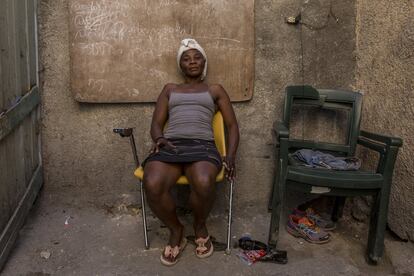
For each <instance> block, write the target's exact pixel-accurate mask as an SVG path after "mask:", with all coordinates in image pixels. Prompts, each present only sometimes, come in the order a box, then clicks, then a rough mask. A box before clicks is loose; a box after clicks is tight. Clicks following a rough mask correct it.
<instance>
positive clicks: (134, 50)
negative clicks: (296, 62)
mask: <svg viewBox="0 0 414 276" xmlns="http://www.w3.org/2000/svg"><path fill="white" fill-rule="evenodd" d="M188 37H192V38H195V39H196V40H197V41H198V42H199V43H200V44H201V45H202V46H203V48H205V50H206V52H207V56H208V76H207V81H208V82H209V83H221V84H222V85H223V86H224V87H225V88H226V90H227V91H228V93H229V95H230V98H231V100H232V101H246V100H249V99H251V97H252V94H253V79H254V0H244V1H239V0H227V1H222V0H198V1H184V0H151V1H143V0H141V1H140V0H124V1H117V0H97V1H91V0H71V1H70V41H71V43H70V45H71V49H70V50H71V86H72V93H73V95H74V97H75V99H76V100H77V101H80V102H154V101H155V100H156V98H157V96H158V94H159V92H160V91H161V89H162V87H163V85H164V84H165V83H168V82H176V83H179V82H182V78H181V76H180V73H179V71H178V69H177V63H176V51H177V49H178V46H179V42H180V41H181V40H182V39H183V38H188Z"/></svg>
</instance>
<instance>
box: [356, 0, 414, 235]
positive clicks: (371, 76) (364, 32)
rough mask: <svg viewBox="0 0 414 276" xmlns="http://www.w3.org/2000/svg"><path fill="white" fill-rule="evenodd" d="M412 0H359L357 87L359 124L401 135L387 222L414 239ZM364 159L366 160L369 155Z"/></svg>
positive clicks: (413, 54) (400, 233)
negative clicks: (361, 96)
mask: <svg viewBox="0 0 414 276" xmlns="http://www.w3.org/2000/svg"><path fill="white" fill-rule="evenodd" d="M413 18H414V2H413V1H411V0H377V1H369V0H358V1H357V21H356V37H357V40H356V48H357V53H358V54H357V63H356V88H357V89H358V90H361V91H364V92H365V94H364V105H363V108H364V110H363V119H362V128H365V129H367V130H369V131H373V132H378V133H383V134H387V135H391V136H398V137H401V138H402V139H403V140H404V145H403V147H402V148H401V150H400V152H399V156H398V160H397V163H396V166H395V170H394V179H393V186H392V191H391V199H390V210H389V215H388V224H389V226H390V228H391V229H392V230H393V231H394V232H395V233H397V234H398V235H399V236H400V237H402V238H405V239H410V240H412V241H413V240H414V229H413V227H412V226H413V225H414V185H413V179H414V159H413V158H412V156H413V154H414V147H413V142H414V138H413V137H414V121H413V118H414V19H413ZM367 161H368V160H367Z"/></svg>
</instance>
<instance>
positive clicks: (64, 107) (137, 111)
mask: <svg viewBox="0 0 414 276" xmlns="http://www.w3.org/2000/svg"><path fill="white" fill-rule="evenodd" d="M68 2H69V1H68V0H44V1H40V4H39V12H40V14H39V21H40V22H39V23H40V25H39V36H40V44H39V46H40V51H41V53H40V63H41V70H42V74H41V80H42V82H43V92H42V98H43V106H42V116H43V132H42V138H43V160H44V165H45V166H44V167H45V179H46V180H45V190H46V191H45V193H46V195H47V196H48V198H50V199H52V200H54V201H59V202H61V203H63V204H71V205H75V206H79V208H80V207H82V208H84V207H85V206H91V207H97V208H101V207H103V206H105V205H108V204H109V205H112V204H114V202H119V201H122V200H123V199H124V198H130V200H131V201H138V193H137V191H138V189H137V188H136V187H135V180H134V178H133V176H132V172H133V167H134V166H133V159H132V156H131V153H130V148H129V145H128V142H127V141H126V140H123V139H121V138H119V137H117V136H115V135H114V134H113V133H112V132H111V130H112V128H113V127H126V126H130V127H135V128H136V130H135V131H136V136H137V142H138V145H139V146H138V147H139V151H140V156H141V157H143V156H144V155H145V154H146V152H147V151H148V150H149V148H150V146H151V141H150V137H149V127H150V120H151V116H152V111H153V107H154V106H153V105H152V104H79V103H77V102H76V101H74V100H73V98H72V96H71V93H70V87H69V78H70V76H69V60H70V59H69V58H70V57H69V39H68V37H69V36H68ZM367 3H368V2H367V1H359V2H358V5H357V7H358V12H359V17H358V20H357V13H356V12H357V10H356V4H355V1H354V0H332V1H327V0H326V1H325V0H306V1H291V0H282V1H271V0H257V1H256V3H255V14H256V15H255V30H256V39H255V40H256V50H255V56H256V57H255V66H256V74H255V91H254V95H253V99H252V101H250V102H246V103H238V104H235V105H234V108H235V111H236V114H237V117H238V120H239V123H240V130H241V144H240V151H239V154H238V180H237V186H236V197H235V207H236V209H243V208H246V207H248V206H251V207H253V208H255V210H257V212H265V211H266V206H267V200H268V196H269V192H270V186H271V183H272V177H273V154H272V136H271V132H270V130H271V126H272V123H273V122H274V120H277V119H279V118H280V116H281V112H282V110H281V107H282V102H283V97H284V88H285V87H286V86H287V85H289V84H301V83H303V82H304V83H307V84H311V85H314V86H316V87H319V88H344V89H353V88H358V89H361V90H365V91H366V94H367V99H366V101H365V115H364V126H366V127H367V128H368V129H370V130H377V128H376V127H374V126H373V125H370V123H371V122H372V123H374V122H376V123H381V128H382V129H384V130H387V131H388V132H389V133H394V134H396V135H402V136H403V137H404V138H406V139H409V130H408V128H407V127H403V126H409V125H410V124H409V121H408V120H409V118H410V116H408V114H411V113H412V109H410V106H409V105H408V104H406V106H405V109H406V110H402V109H401V106H400V105H399V104H398V103H399V102H398V101H401V102H402V101H403V96H402V95H408V93H412V88H411V90H410V89H403V87H406V88H407V87H408V86H409V85H411V87H412V82H411V83H410V82H409V78H408V76H409V75H408V73H409V67H407V65H404V63H405V62H404V61H403V60H404V58H405V59H407V56H410V55H409V54H410V53H409V49H410V48H407V43H410V41H411V40H409V39H407V38H404V37H405V36H403V35H402V34H403V33H404V32H405V33H407V32H406V31H404V30H402V31H401V32H395V33H394V32H391V31H392V30H393V29H392V26H391V25H387V26H385V27H386V28H385V29H384V30H383V32H384V35H387V36H388V37H387V39H390V37H396V39H397V37H399V39H400V40H397V41H398V44H396V45H394V46H393V47H391V48H387V47H389V45H390V44H389V42H391V40H389V41H388V40H387V41H388V43H385V40H386V39H384V38H383V36H381V37H380V36H376V34H375V32H376V31H377V30H379V29H380V28H382V26H383V25H381V24H378V25H375V24H374V23H373V22H372V21H369V20H368V18H365V17H363V16H362V15H365V16H369V18H371V20H377V21H378V20H380V19H381V18H382V17H377V15H375V13H373V12H372V11H371V9H372V8H376V6H375V5H374V4H367ZM381 3H384V4H383V6H385V3H386V2H381ZM403 3H406V4H407V3H408V1H403ZM407 5H408V4H407ZM371 6H372V7H371ZM399 6H400V5H399ZM401 9H402V7H401ZM299 12H301V13H302V19H303V22H304V23H305V24H303V25H297V26H294V25H288V24H286V23H285V17H287V16H295V15H297V14H298V13H299ZM404 14H407V12H406V11H404ZM411 14H412V13H411ZM356 22H357V23H358V24H359V25H358V26H357V27H356V26H355V23H356ZM401 23H402V22H401ZM410 24H411V23H410ZM399 26H400V25H399ZM401 26H402V24H401ZM411 26H412V25H411ZM365 27H369V28H365ZM355 30H357V32H355ZM410 34H411V38H412V33H408V34H407V35H410ZM356 35H358V38H359V39H358V40H357V41H356V40H355V36H356ZM365 35H367V36H368V37H370V39H369V40H363V38H364V36H365ZM361 38H362V39H361ZM381 39H383V40H384V41H382V40H381ZM377 40H381V41H379V42H377ZM404 43H405V44H404ZM381 45H383V47H384V48H385V49H390V51H389V52H386V53H387V54H388V55H387V56H386V58H385V60H387V61H388V64H392V65H393V67H390V68H387V69H386V70H384V64H383V63H381V62H380V57H379V56H378V51H379V50H377V48H375V47H379V46H381ZM356 46H358V49H359V51H360V52H359V54H358V55H357V52H356V48H355V47H356ZM373 46H375V47H373ZM381 47H382V46H381ZM395 47H397V48H395ZM398 47H400V48H401V47H402V48H401V50H404V51H405V52H403V53H405V54H404V55H402V56H401V57H398V58H394V55H396V53H397V52H401V50H398ZM381 49H382V48H381ZM411 49H412V48H411ZM379 52H381V51H379ZM381 53H382V52H381ZM371 55H372V56H371ZM356 57H358V60H356ZM411 57H412V55H411ZM397 65H400V66H403V67H402V68H403V70H404V72H406V75H405V77H404V78H403V79H402V80H406V81H405V82H404V84H400V83H399V82H398V81H399V80H401V78H400V77H399V73H397V71H396V70H400V69H399V68H397ZM404 66H406V67H404ZM369 68H374V70H375V72H376V73H377V76H378V77H376V78H373V77H372V74H371V71H369V70H371V69H369ZM356 69H357V70H356ZM411 69H412V68H411ZM411 71H412V70H411ZM355 73H357V78H356V75H355ZM390 74H391V75H392V76H395V77H394V78H392V79H391V80H390V82H387V81H385V80H386V79H387V78H388V75H390ZM383 84H385V85H383ZM395 84H397V85H395ZM395 87H399V90H398V95H401V97H394V95H395V93H397V91H395ZM386 88H394V89H392V90H390V89H386ZM389 91H393V93H394V94H390V92H389ZM384 98H385V99H387V100H386V101H384V100H383V99H384ZM380 99H381V101H380ZM377 102H379V103H377ZM386 103H389V104H388V105H387V106H386V110H390V111H389V112H387V113H385V112H383V111H382V109H381V112H379V108H380V106H382V105H384V104H386ZM384 107H385V106H384ZM391 110H392V112H391ZM397 110H398V111H397ZM410 112H411V113H410ZM379 113H382V114H380V115H381V116H380V117H381V118H382V119H378V118H376V117H374V115H376V116H377V115H378V114H379ZM303 118H304V117H299V121H301V120H302V119H303ZM391 118H398V119H399V121H400V122H401V121H402V120H406V121H407V122H406V124H404V125H403V126H395V125H394V124H393V122H395V121H396V120H394V119H391ZM327 124H328V123H322V124H317V123H315V124H314V125H305V128H306V129H308V130H309V132H313V133H325V132H324V129H325V128H326V126H327ZM299 125H302V126H303V125H304V124H303V122H302V123H299ZM328 126H329V125H328ZM296 134H297V135H298V136H304V135H305V134H306V131H300V130H299V131H298V133H296ZM330 135H331V134H329V135H327V136H330ZM406 144H408V145H409V144H410V143H409V140H406ZM409 153H410V151H409V146H406V147H405V148H404V149H403V154H402V155H401V156H402V158H400V160H399V163H398V165H397V171H396V172H397V173H396V174H397V175H396V181H395V182H396V183H397V182H401V183H405V184H401V183H397V184H396V185H395V187H402V190H398V189H397V188H396V189H394V190H393V199H392V200H393V203H392V205H391V206H392V208H391V213H390V220H391V221H392V222H394V224H393V225H395V223H396V222H397V221H396V220H395V219H396V218H397V217H398V216H397V215H396V211H398V208H399V206H400V205H399V203H398V202H399V201H401V197H404V196H407V192H408V189H409V188H410V187H409V179H410V174H412V170H413V168H412V164H410V163H409V161H408V159H407V158H408V154H409ZM404 156H405V157H404ZM410 166H411V167H410ZM221 189H222V188H221ZM404 189H405V190H404ZM411 189H412V188H411ZM400 191H405V193H400ZM411 191H412V190H411ZM220 197H221V196H219V198H220ZM408 199H409V198H407V199H406V201H408ZM219 201H220V199H219ZM411 206H412V205H411ZM407 208H408V205H407ZM411 210H412V208H411ZM407 212H409V209H407ZM413 217H414V215H412V216H411V218H413ZM264 231H267V229H265V230H264Z"/></svg>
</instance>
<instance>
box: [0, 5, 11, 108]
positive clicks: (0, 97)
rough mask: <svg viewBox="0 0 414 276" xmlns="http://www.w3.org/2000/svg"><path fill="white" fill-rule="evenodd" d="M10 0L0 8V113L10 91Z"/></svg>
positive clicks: (4, 106) (5, 104)
mask: <svg viewBox="0 0 414 276" xmlns="http://www.w3.org/2000/svg"><path fill="white" fill-rule="evenodd" d="M9 1H10V0H5V1H3V2H2V4H1V5H2V8H1V9H0V26H1V28H0V113H1V112H2V111H4V110H5V109H6V106H7V104H8V96H7V95H6V93H9V91H10V86H9V82H10V78H9V74H10V71H9V55H10V47H9V31H8V16H7V12H8V6H9Z"/></svg>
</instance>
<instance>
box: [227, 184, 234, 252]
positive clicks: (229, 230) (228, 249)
mask: <svg viewBox="0 0 414 276" xmlns="http://www.w3.org/2000/svg"><path fill="white" fill-rule="evenodd" d="M233 185H234V179H232V180H230V191H229V215H228V222H227V248H226V254H227V255H230V253H231V248H230V241H231V221H232V207H233Z"/></svg>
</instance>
